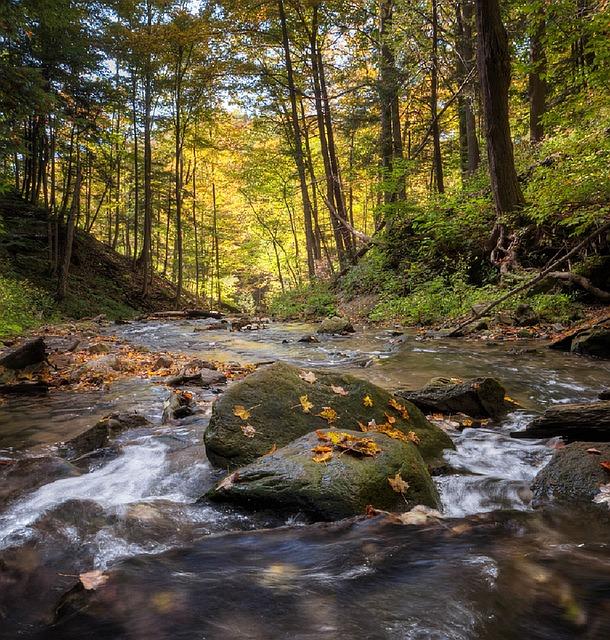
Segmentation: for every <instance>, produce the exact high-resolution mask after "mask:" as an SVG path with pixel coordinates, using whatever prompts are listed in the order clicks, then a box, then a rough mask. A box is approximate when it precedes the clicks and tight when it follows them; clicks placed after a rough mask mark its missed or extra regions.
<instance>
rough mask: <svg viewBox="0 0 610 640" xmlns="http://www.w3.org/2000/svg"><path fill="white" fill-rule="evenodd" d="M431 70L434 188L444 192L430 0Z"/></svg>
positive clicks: (434, 10)
mask: <svg viewBox="0 0 610 640" xmlns="http://www.w3.org/2000/svg"><path fill="white" fill-rule="evenodd" d="M431 62H432V70H431V73H430V111H431V112H432V146H433V149H434V181H435V184H436V190H437V191H438V192H439V193H445V179H444V177H443V156H442V154H441V134H440V128H439V125H438V114H437V111H438V2H437V0H432V60H431Z"/></svg>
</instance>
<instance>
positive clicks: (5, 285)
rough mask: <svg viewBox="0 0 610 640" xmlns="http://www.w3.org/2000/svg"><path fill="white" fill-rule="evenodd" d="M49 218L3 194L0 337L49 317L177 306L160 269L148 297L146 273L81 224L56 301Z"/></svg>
mask: <svg viewBox="0 0 610 640" xmlns="http://www.w3.org/2000/svg"><path fill="white" fill-rule="evenodd" d="M47 222H48V214H47V211H46V210H44V209H42V208H38V207H33V206H31V205H28V204H26V203H24V202H23V201H21V200H19V199H18V198H14V197H4V198H3V199H2V200H0V284H1V291H0V307H1V312H2V319H1V320H0V337H2V336H6V335H11V334H14V333H19V332H20V331H22V330H23V329H27V328H29V327H33V326H35V325H36V324H39V323H40V322H44V321H47V320H60V319H63V318H74V319H80V318H86V317H93V316H96V315H99V314H102V313H103V314H106V315H107V316H108V317H109V318H111V319H118V318H129V317H133V316H135V315H137V314H138V313H142V312H146V311H158V310H164V309H171V308H174V307H175V295H176V290H175V287H174V285H173V284H172V283H171V282H169V281H168V280H166V279H164V278H161V277H159V276H156V275H155V276H154V277H153V283H152V286H151V288H150V294H149V295H148V297H147V298H146V299H143V298H142V295H141V290H142V277H141V274H140V273H137V272H135V271H134V270H133V268H132V263H131V261H130V260H129V259H128V258H126V257H125V256H123V255H120V254H119V253H117V252H116V251H114V250H113V249H111V248H110V247H108V246H106V245H105V244H103V243H102V242H100V241H99V240H96V239H95V238H94V237H93V236H91V235H90V234H88V233H85V232H84V231H83V230H81V229H77V230H76V232H75V238H74V247H73V254H72V266H71V269H70V280H69V287H68V294H67V296H66V298H65V299H64V300H63V301H61V302H56V301H55V298H54V296H55V290H56V287H57V278H56V276H54V275H53V274H51V273H50V270H49V260H48V237H47V234H48V231H47ZM188 301H190V302H192V300H190V299H188V298H187V302H188Z"/></svg>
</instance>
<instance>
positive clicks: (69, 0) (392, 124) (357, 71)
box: [0, 0, 610, 303]
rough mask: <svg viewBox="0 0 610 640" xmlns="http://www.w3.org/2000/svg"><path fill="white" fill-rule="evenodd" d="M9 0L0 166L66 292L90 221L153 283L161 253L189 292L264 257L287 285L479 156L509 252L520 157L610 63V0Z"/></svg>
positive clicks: (590, 101)
mask: <svg viewBox="0 0 610 640" xmlns="http://www.w3.org/2000/svg"><path fill="white" fill-rule="evenodd" d="M501 8H502V9H503V10H504V13H503V14H502V15H501V14H500V9H501ZM0 12H1V13H0V44H1V46H2V53H1V54H0V76H1V78H0V82H1V84H0V134H1V135H0V180H1V186H2V188H9V187H10V188H12V189H14V190H16V191H18V192H19V193H20V194H21V195H22V196H23V198H24V199H25V200H27V201H28V202H30V203H32V204H41V205H44V206H46V207H48V209H49V211H50V214H51V217H50V223H49V229H48V243H49V268H50V270H51V271H52V272H54V273H55V274H56V275H57V278H58V281H59V280H60V279H62V278H63V282H61V284H59V285H58V295H62V293H61V291H66V290H69V278H68V276H67V275H66V274H69V262H70V261H69V260H68V262H67V263H66V255H68V256H69V253H70V252H69V245H70V241H69V236H70V234H71V233H72V232H74V233H78V229H85V230H87V231H90V232H92V233H94V234H95V235H96V236H97V237H98V238H100V239H102V240H103V241H105V242H107V243H108V244H109V245H110V246H112V247H113V248H115V249H116V250H118V251H119V252H121V253H123V254H125V255H126V256H128V258H129V259H130V260H131V261H132V263H133V265H134V269H135V270H136V272H137V273H139V274H141V278H142V279H141V290H142V295H143V296H146V295H148V294H149V288H150V287H149V285H150V279H151V277H152V275H153V273H155V272H156V271H159V272H161V273H164V274H166V275H167V276H168V277H170V278H171V279H172V280H173V281H174V282H175V285H176V299H177V302H178V303H179V302H180V301H181V299H182V298H184V293H185V292H187V291H188V292H191V293H195V294H196V295H197V296H200V297H202V298H205V299H207V300H218V298H219V297H221V296H222V295H223V292H225V291H228V290H231V289H232V288H233V287H235V286H237V284H236V283H237V282H238V281H239V282H246V281H252V282H254V281H258V280H259V276H261V274H260V273H258V271H263V272H264V274H263V275H264V278H263V279H265V278H271V277H273V278H274V279H275V282H277V284H278V286H279V287H282V286H283V287H284V288H288V287H290V286H295V287H296V286H300V285H301V283H302V282H303V280H305V279H309V280H315V279H317V278H320V277H327V276H329V275H332V274H336V273H338V272H341V271H342V270H344V269H346V268H347V267H349V265H351V264H352V263H353V261H354V260H355V259H356V258H357V256H358V255H360V253H361V252H362V251H363V250H365V249H366V247H368V246H370V239H371V236H373V235H374V234H375V233H376V232H378V230H379V229H380V228H381V227H383V226H384V224H385V223H386V222H387V221H393V220H398V221H401V220H405V219H407V220H408V221H409V222H410V221H411V219H410V218H411V216H412V211H413V207H414V206H417V205H418V204H421V203H427V202H437V201H438V202H442V201H444V200H443V198H444V197H446V198H449V199H450V198H451V196H452V194H455V193H456V192H457V191H459V190H460V189H468V185H469V184H472V182H471V181H472V180H473V178H474V177H475V176H476V178H474V179H476V180H478V179H479V178H481V179H483V178H484V176H485V175H486V174H487V175H488V177H489V184H490V186H491V192H492V194H493V195H492V197H493V202H494V205H495V209H496V211H497V216H496V222H497V224H496V225H495V228H494V230H493V234H492V249H493V251H492V262H493V263H494V264H495V265H496V266H497V267H498V268H500V269H507V268H510V265H511V264H512V263H513V262H514V260H515V259H516V255H515V252H516V250H517V247H518V237H517V236H516V235H515V230H514V228H513V226H514V225H513V223H514V222H515V221H516V220H518V218H519V216H520V215H521V214H520V212H521V210H522V206H523V204H524V198H523V193H522V186H521V183H520V182H519V179H518V175H517V169H516V165H517V164H519V162H523V163H524V164H525V163H526V160H522V159H521V158H528V160H527V162H529V161H530V160H531V154H535V153H538V152H542V151H540V150H541V149H544V148H545V147H544V145H545V144H546V141H547V140H548V139H549V137H550V136H552V135H553V132H554V131H557V130H560V129H562V128H566V127H567V126H568V125H569V123H570V115H569V114H578V116H579V117H581V116H584V117H586V116H587V114H588V113H590V112H591V110H592V109H593V106H592V105H600V104H601V103H602V102H603V96H604V91H605V87H607V84H608V81H609V79H610V78H609V72H608V70H607V65H604V64H603V61H604V60H606V59H607V58H608V56H609V55H610V53H609V51H608V50H609V49H610V46H609V45H608V39H607V37H604V33H605V34H606V35H607V32H604V29H605V28H606V27H605V23H604V11H603V7H602V6H601V5H600V4H599V3H591V2H583V0H558V2H553V3H548V2H544V1H543V0H517V1H516V2H512V3H508V4H504V3H499V2H498V0H489V1H485V2H484V1H483V0H453V1H452V2H451V3H446V2H444V3H441V2H438V1H437V0H417V1H416V2H405V1H404V0H376V1H375V2H373V1H372V0H370V1H369V0H367V1H366V2H362V3H344V2H338V1H336V0H323V1H322V0H314V1H309V0H308V1H305V0H264V1H262V2H259V1H255V0H241V1H239V2H238V1H237V0H221V1H219V2H214V3H212V2H207V1H204V2H200V3H191V2H187V1H186V0H119V1H117V0H94V1H93V2H80V1H78V2H75V1H74V0H45V2H36V1H35V0H23V1H22V2H18V3H17V2H10V3H3V4H2V5H0ZM505 24H506V25H508V27H509V28H508V30H507V28H506V27H505V26H504V25H505ZM509 34H510V39H509ZM511 57H518V59H519V63H520V64H519V65H514V64H513V65H511V63H512V62H513V60H511ZM511 68H512V69H513V70H514V77H513V78H511ZM511 82H512V90H511V91H509V88H510V87H511ZM575 119H577V118H575ZM515 140H517V144H516V145H514V141H515ZM480 145H485V147H486V149H487V154H486V155H487V161H486V162H485V161H482V160H481V153H480ZM515 148H516V149H517V151H518V154H517V160H516V159H515ZM528 154H529V155H528ZM485 197H487V196H485ZM388 226H391V225H388ZM71 228H72V231H71ZM238 263H240V264H241V263H247V264H248V269H249V270H250V271H249V272H248V273H245V272H244V271H243V269H242V267H240V270H239V278H237V276H236V273H237V271H236V268H237V267H236V265H237V264H238ZM271 274H272V275H271ZM261 277H262V276H261Z"/></svg>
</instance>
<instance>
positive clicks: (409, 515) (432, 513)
mask: <svg viewBox="0 0 610 640" xmlns="http://www.w3.org/2000/svg"><path fill="white" fill-rule="evenodd" d="M440 518H442V516H441V514H440V513H439V512H438V511H437V510H436V509H431V508H430V507H426V506H425V505H423V504H418V505H417V506H416V507H413V509H411V511H407V512H406V513H401V514H400V515H399V516H398V519H399V520H400V522H402V524H426V523H427V522H429V521H430V520H438V519H440Z"/></svg>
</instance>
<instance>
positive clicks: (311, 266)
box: [277, 0, 316, 279]
mask: <svg viewBox="0 0 610 640" xmlns="http://www.w3.org/2000/svg"><path fill="white" fill-rule="evenodd" d="M277 4H278V10H279V16H280V25H281V28H282V45H283V47H284V59H285V63H286V75H287V78H288V92H289V94H290V110H291V121H292V129H293V135H294V148H295V161H296V165H297V171H298V174H299V182H300V184H301V197H302V200H303V218H304V221H305V241H306V245H307V271H308V274H309V278H310V279H313V278H314V277H315V275H316V269H315V262H314V251H313V245H314V234H313V225H312V218H311V202H310V200H309V191H308V188H307V176H306V173H305V162H304V160H303V143H302V140H301V128H300V126H299V112H298V108H297V94H296V86H295V82H294V72H293V69H292V57H291V54H290V40H289V38H288V26H287V24H286V11H285V8H284V0H278V3H277Z"/></svg>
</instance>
